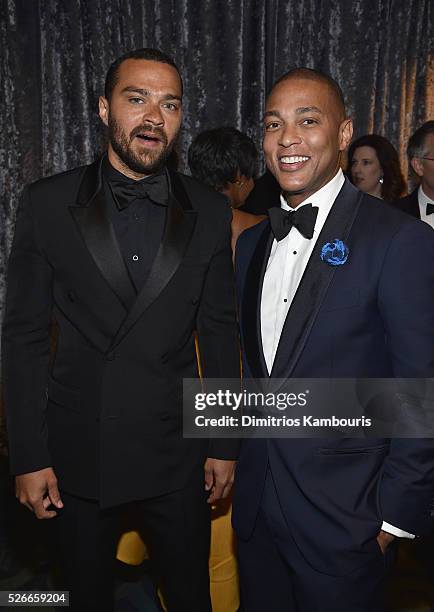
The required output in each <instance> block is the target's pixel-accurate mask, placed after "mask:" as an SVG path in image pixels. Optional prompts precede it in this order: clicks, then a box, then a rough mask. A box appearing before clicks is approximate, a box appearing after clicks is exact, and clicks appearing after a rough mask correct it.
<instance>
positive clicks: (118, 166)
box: [107, 144, 150, 181]
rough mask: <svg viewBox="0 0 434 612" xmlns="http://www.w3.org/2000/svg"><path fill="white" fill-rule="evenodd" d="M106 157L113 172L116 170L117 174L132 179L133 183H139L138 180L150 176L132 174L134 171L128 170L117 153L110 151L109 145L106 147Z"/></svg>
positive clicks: (137, 173)
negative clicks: (119, 173)
mask: <svg viewBox="0 0 434 612" xmlns="http://www.w3.org/2000/svg"><path fill="white" fill-rule="evenodd" d="M107 156H108V160H109V162H110V163H111V165H112V166H113V168H114V169H115V170H117V171H118V172H121V174H124V175H125V176H127V177H128V178H130V179H133V180H134V181H140V179H143V178H146V177H147V176H150V174H140V173H139V172H134V170H131V168H129V167H128V166H127V165H126V164H125V163H124V162H123V161H122V160H121V158H120V157H119V156H118V155H117V153H115V151H114V150H113V149H112V146H111V145H110V144H109V146H108V151H107Z"/></svg>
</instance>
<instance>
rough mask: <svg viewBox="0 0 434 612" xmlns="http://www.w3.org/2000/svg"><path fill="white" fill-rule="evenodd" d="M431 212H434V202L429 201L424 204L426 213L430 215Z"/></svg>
mask: <svg viewBox="0 0 434 612" xmlns="http://www.w3.org/2000/svg"><path fill="white" fill-rule="evenodd" d="M433 213H434V204H431V202H428V203H427V205H426V214H427V215H432V214H433Z"/></svg>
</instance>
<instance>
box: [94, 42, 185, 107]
mask: <svg viewBox="0 0 434 612" xmlns="http://www.w3.org/2000/svg"><path fill="white" fill-rule="evenodd" d="M128 59H137V60H150V61H152V62H160V63H161V64H169V66H173V68H175V70H176V72H177V73H178V75H179V80H180V81H181V92H182V90H183V84H182V77H181V73H180V72H179V68H178V66H177V65H176V64H175V62H174V60H173V59H172V58H171V57H170V56H169V55H167V54H166V53H163V51H160V50H159V49H152V48H151V47H144V48H143V49H134V50H133V51H128V52H127V53H124V54H123V55H121V56H120V57H118V58H117V59H116V60H115V61H114V62H113V63H112V64H111V65H110V68H109V69H108V70H107V74H106V77H105V85H104V96H105V97H106V98H107V100H109V101H110V98H111V95H112V93H113V89H114V87H115V85H116V83H117V80H118V73H119V66H120V65H121V64H122V63H123V62H125V61H126V60H128Z"/></svg>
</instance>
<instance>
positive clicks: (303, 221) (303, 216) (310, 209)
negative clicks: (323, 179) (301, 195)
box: [268, 204, 318, 242]
mask: <svg viewBox="0 0 434 612" xmlns="http://www.w3.org/2000/svg"><path fill="white" fill-rule="evenodd" d="M317 214H318V206H312V204H304V206H302V207H301V208H296V209H295V210H283V208H277V207H275V208H270V209H269V210H268V216H269V217H270V224H271V229H272V232H273V234H274V237H275V238H276V240H277V242H279V241H280V240H283V238H285V236H287V235H288V234H289V232H290V230H291V227H295V228H297V229H298V231H299V232H300V234H301V235H302V236H304V237H305V238H308V239H309V240H310V239H311V238H312V236H313V230H314V227H315V221H316V217H317Z"/></svg>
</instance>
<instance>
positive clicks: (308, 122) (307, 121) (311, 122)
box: [303, 119, 318, 125]
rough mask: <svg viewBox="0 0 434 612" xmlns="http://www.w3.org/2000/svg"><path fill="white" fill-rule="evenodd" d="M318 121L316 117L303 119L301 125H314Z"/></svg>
mask: <svg viewBox="0 0 434 612" xmlns="http://www.w3.org/2000/svg"><path fill="white" fill-rule="evenodd" d="M316 123H318V121H317V120H316V119H304V121H303V125H315V124H316Z"/></svg>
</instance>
